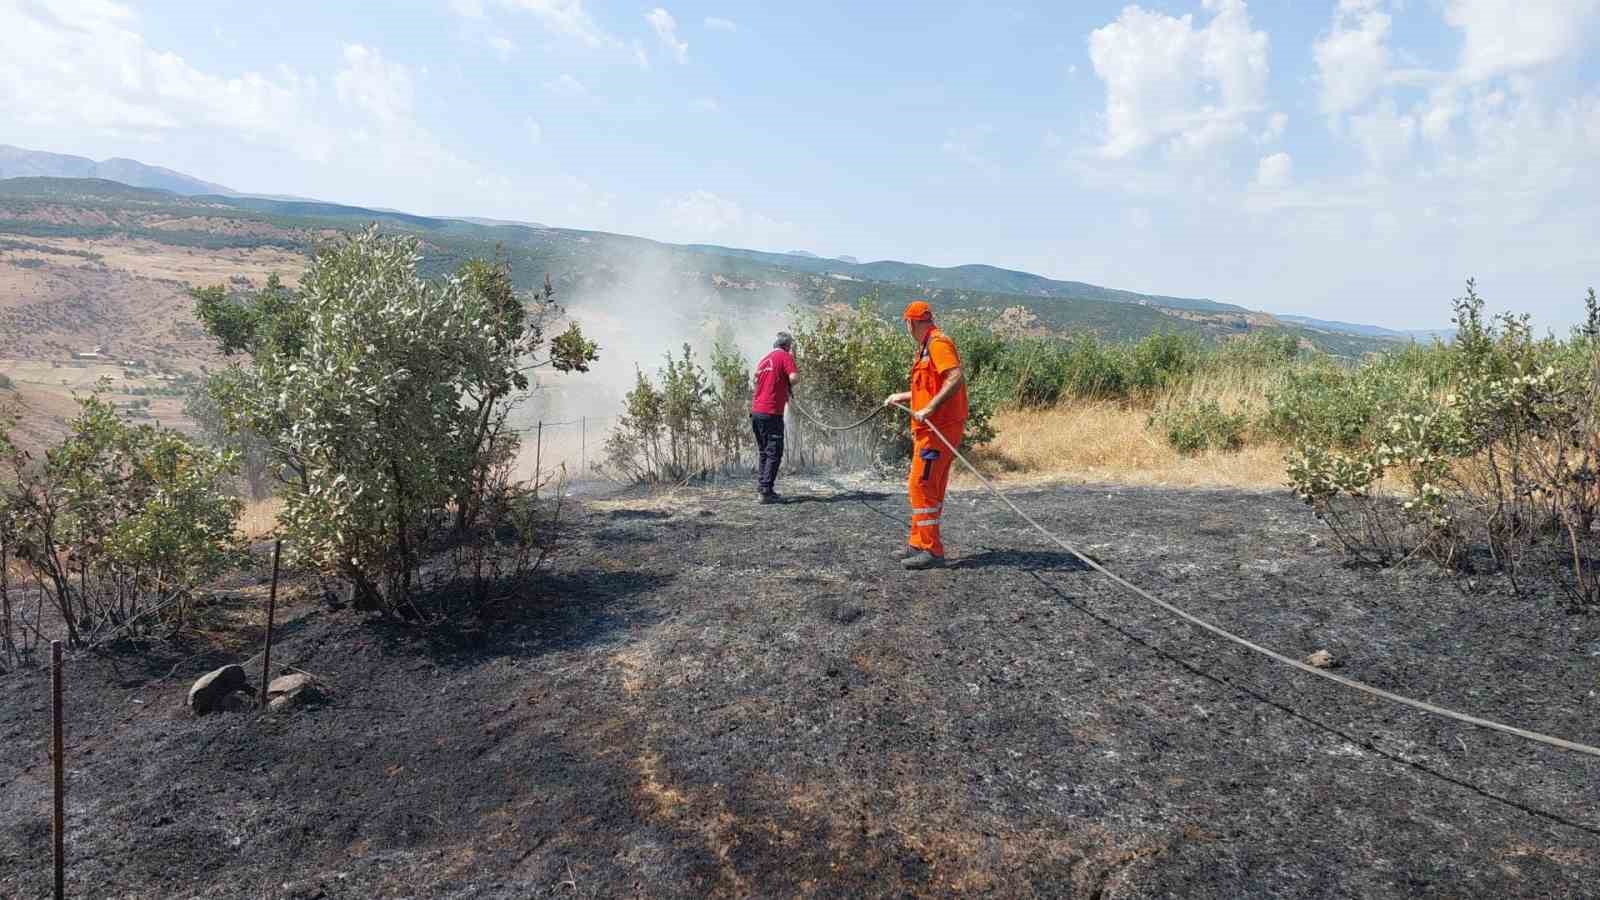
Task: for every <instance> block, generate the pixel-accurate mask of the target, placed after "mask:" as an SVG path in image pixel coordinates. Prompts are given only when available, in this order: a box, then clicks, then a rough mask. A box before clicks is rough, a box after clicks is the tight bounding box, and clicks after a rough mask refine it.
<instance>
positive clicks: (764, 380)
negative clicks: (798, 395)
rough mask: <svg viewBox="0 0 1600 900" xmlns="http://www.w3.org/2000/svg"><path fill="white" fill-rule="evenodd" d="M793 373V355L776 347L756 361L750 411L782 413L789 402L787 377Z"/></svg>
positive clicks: (772, 413) (771, 413)
mask: <svg viewBox="0 0 1600 900" xmlns="http://www.w3.org/2000/svg"><path fill="white" fill-rule="evenodd" d="M794 374H795V367H794V357H793V356H790V355H789V351H787V350H784V349H783V348H781V347H780V348H778V349H776V350H773V351H772V352H771V353H768V354H767V355H766V356H763V357H762V358H761V361H760V362H759V363H756V373H755V375H756V386H755V394H754V396H752V397H751V399H750V411H751V412H753V413H762V414H764V415H769V416H781V415H783V409H784V407H785V406H787V405H788V404H789V379H790V378H791V377H792V376H793V375H794Z"/></svg>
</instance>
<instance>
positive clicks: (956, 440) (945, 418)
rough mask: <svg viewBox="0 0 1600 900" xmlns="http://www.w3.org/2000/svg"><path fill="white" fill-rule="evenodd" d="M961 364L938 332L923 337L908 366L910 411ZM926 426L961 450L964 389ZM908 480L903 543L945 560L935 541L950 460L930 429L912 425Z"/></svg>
mask: <svg viewBox="0 0 1600 900" xmlns="http://www.w3.org/2000/svg"><path fill="white" fill-rule="evenodd" d="M960 365H961V356H960V354H958V353H957V352H956V344H955V341H952V340H950V338H949V336H948V335H946V334H945V333H944V332H942V331H940V330H939V329H938V328H934V329H933V330H932V331H930V332H929V333H928V339H927V340H925V341H923V342H922V346H921V347H919V348H918V349H917V358H916V362H915V363H914V364H913V365H912V367H911V408H912V409H913V410H921V409H923V408H925V407H926V406H927V405H928V404H929V403H932V402H933V398H934V397H936V396H938V394H939V391H940V390H941V389H943V387H944V381H945V376H946V374H947V373H948V372H949V371H950V370H951V369H954V368H956V367H958V366H960ZM928 423H929V424H931V425H933V426H934V427H935V428H938V429H939V433H940V434H943V435H944V437H945V440H948V441H949V442H950V444H951V445H952V446H955V447H959V446H961V433H962V430H963V429H965V428H966V425H967V386H966V385H965V384H962V385H961V386H960V387H959V388H956V391H955V393H953V394H951V395H950V396H948V397H946V398H945V400H944V403H943V404H942V405H940V407H939V408H938V409H936V410H934V412H933V415H931V416H929V417H928ZM911 442H912V443H911V478H910V482H909V486H910V490H909V491H908V494H909V496H910V498H911V537H910V538H909V540H908V542H909V543H910V545H911V546H912V547H915V548H917V549H918V550H926V551H928V552H929V553H932V554H933V555H934V556H944V543H943V542H942V541H940V540H939V518H940V514H941V513H942V512H943V511H944V490H945V487H946V486H948V485H949V483H950V464H951V463H952V462H954V461H955V456H954V455H953V454H952V453H951V452H950V448H949V447H946V446H945V445H944V443H943V442H942V441H940V440H939V439H938V438H937V437H935V436H934V434H933V431H932V429H930V428H928V426H927V425H924V424H922V423H920V422H918V421H917V420H916V419H912V420H911Z"/></svg>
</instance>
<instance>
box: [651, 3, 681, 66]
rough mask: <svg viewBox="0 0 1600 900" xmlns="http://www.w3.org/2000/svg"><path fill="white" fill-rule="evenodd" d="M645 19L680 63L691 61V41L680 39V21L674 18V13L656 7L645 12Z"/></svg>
mask: <svg viewBox="0 0 1600 900" xmlns="http://www.w3.org/2000/svg"><path fill="white" fill-rule="evenodd" d="M644 17H645V20H646V21H648V22H649V23H650V27H651V28H654V29H655V31H656V37H658V38H660V39H661V46H663V47H665V48H667V52H668V53H671V54H672V55H673V56H674V57H675V58H676V59H677V60H678V62H679V63H680V64H682V63H686V62H688V61H689V42H688V41H683V40H679V39H678V21H677V20H676V19H674V18H672V13H669V12H667V11H666V10H664V9H662V8H661V7H659V6H658V7H656V8H655V9H652V10H650V11H649V12H648V13H645V16H644Z"/></svg>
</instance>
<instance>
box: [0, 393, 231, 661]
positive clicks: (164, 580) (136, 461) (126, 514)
mask: <svg viewBox="0 0 1600 900" xmlns="http://www.w3.org/2000/svg"><path fill="white" fill-rule="evenodd" d="M78 402H79V407H80V409H79V414H78V416H77V418H75V419H73V420H72V422H71V423H69V429H70V430H69V433H68V435H67V437H66V439H64V440H63V441H62V442H61V443H60V444H59V445H58V446H56V447H54V448H52V449H50V450H48V451H46V453H45V458H44V460H43V461H42V462H39V461H36V460H34V459H33V458H32V457H31V456H30V455H29V454H27V453H24V452H22V451H19V450H18V449H17V448H16V447H15V446H13V445H12V444H10V442H9V441H8V440H6V439H5V437H4V435H0V451H4V454H5V456H6V458H7V462H8V463H9V468H10V470H11V472H10V475H11V478H10V481H11V485H10V486H9V487H8V489H7V490H6V496H5V497H4V498H3V502H0V531H4V533H5V535H6V544H7V550H6V552H7V554H8V555H10V556H13V557H14V558H16V559H17V560H19V561H21V562H22V563H23V564H24V565H25V566H26V567H27V568H28V570H29V572H30V573H31V574H32V576H33V579H34V582H35V584H36V586H37V588H38V589H39V591H40V592H41V593H42V595H43V596H45V597H46V598H48V600H49V601H50V603H51V604H52V605H54V606H55V608H56V610H57V612H58V613H59V615H60V617H61V620H62V623H63V625H64V627H65V628H66V631H67V638H68V640H69V641H70V642H72V643H74V644H78V643H82V642H83V640H84V639H85V638H86V637H87V636H88V635H90V634H93V633H94V632H96V631H97V630H101V629H104V628H106V627H124V626H133V625H135V624H136V623H138V624H146V625H150V626H159V625H165V626H168V627H170V628H172V629H177V628H179V627H181V626H182V625H183V624H184V621H185V619H186V616H187V613H188V610H189V606H190V600H191V599H192V595H193V594H194V592H195V591H196V590H197V589H198V588H199V587H200V586H201V585H203V584H205V583H206V582H207V581H210V580H211V579H213V578H215V577H217V576H218V575H220V574H221V573H222V572H223V571H224V570H225V569H226V568H227V567H228V565H230V564H231V563H232V562H234V561H235V560H236V559H237V554H238V552H239V547H238V544H237V541H236V539H235V536H234V523H235V521H236V520H237V518H238V513H239V501H238V500H236V499H234V498H232V497H230V496H228V494H227V492H226V491H225V490H223V485H224V484H225V482H226V481H227V479H228V478H230V477H231V476H232V475H233V474H234V471H235V470H234V465H233V462H232V459H231V458H230V457H229V456H228V455H225V454H217V453H214V452H212V451H210V450H207V449H205V448H204V447H200V446H198V445H195V444H193V443H191V442H190V441H189V440H188V439H186V438H184V436H183V435H181V434H179V433H178V432H176V431H173V430H172V429H169V428H159V427H155V426H151V425H140V426H137V427H135V426H132V425H129V424H128V423H127V422H125V421H123V420H122V419H121V418H119V417H118V416H117V413H116V409H115V408H114V407H113V406H112V405H111V404H110V403H107V402H105V401H104V400H101V399H100V398H99V397H97V396H90V397H86V398H81V399H80V400H79V401H78Z"/></svg>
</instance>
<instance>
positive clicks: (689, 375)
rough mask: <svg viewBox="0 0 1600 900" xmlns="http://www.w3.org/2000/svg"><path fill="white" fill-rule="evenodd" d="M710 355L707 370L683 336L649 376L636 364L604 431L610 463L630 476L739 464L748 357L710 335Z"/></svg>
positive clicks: (670, 476)
mask: <svg viewBox="0 0 1600 900" xmlns="http://www.w3.org/2000/svg"><path fill="white" fill-rule="evenodd" d="M711 363H712V373H711V374H710V375H708V374H707V373H706V371H705V369H704V368H702V367H701V366H700V364H699V363H698V362H696V361H695V356H694V349H693V348H692V347H690V346H689V345H688V344H684V345H683V355H682V356H681V357H674V356H673V355H672V354H670V353H669V354H667V357H666V360H665V362H664V364H663V366H662V367H661V369H660V370H659V371H658V372H657V376H656V379H655V380H653V379H651V378H650V377H649V376H647V375H645V374H644V372H643V371H642V370H640V371H637V372H636V375H635V381H634V387H633V390H631V391H629V392H628V394H627V397H626V408H625V411H624V413H623V415H622V416H621V418H620V420H619V421H618V423H617V427H616V428H615V429H614V430H613V431H612V433H611V435H610V437H608V438H607V439H606V448H605V452H606V459H607V461H608V465H609V467H610V468H611V470H612V471H614V472H616V473H617V474H618V475H620V476H622V477H623V478H626V479H628V480H631V481H660V480H672V481H677V480H682V479H684V478H688V477H691V476H694V475H698V474H709V473H711V472H716V471H723V470H727V469H729V468H735V467H738V466H739V465H740V464H741V460H742V457H743V450H744V447H745V444H746V443H747V442H748V436H749V434H750V399H751V393H752V387H751V380H750V364H749V363H748V362H746V361H745V359H744V357H743V355H741V354H740V353H739V352H738V350H736V349H735V348H734V347H733V346H732V345H731V344H729V343H727V342H726V341H718V342H717V344H716V345H715V347H714V348H713V350H712V357H711ZM658 381H659V385H660V386H659V387H658V386H657V382H658Z"/></svg>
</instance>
